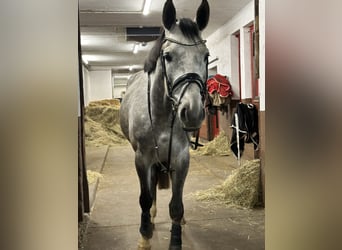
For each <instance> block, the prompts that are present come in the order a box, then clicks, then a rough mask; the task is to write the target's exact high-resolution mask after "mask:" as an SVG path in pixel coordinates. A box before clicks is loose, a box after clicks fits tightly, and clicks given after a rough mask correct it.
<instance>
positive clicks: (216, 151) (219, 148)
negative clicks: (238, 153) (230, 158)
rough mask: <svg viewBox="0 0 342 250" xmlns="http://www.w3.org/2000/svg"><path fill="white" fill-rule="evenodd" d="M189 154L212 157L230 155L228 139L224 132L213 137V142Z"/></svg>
mask: <svg viewBox="0 0 342 250" xmlns="http://www.w3.org/2000/svg"><path fill="white" fill-rule="evenodd" d="M191 153H193V154H195V155H212V156H225V155H230V147H229V142H228V137H227V135H226V133H225V132H224V131H221V132H220V134H219V135H218V136H217V137H215V139H214V140H212V141H210V142H208V143H207V144H205V145H204V146H203V147H201V148H198V149H197V151H195V150H192V151H191Z"/></svg>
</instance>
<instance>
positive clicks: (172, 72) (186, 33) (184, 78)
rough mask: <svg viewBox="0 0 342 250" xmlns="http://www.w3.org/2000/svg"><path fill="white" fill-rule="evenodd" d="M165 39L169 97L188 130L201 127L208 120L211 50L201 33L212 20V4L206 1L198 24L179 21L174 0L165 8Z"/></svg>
mask: <svg viewBox="0 0 342 250" xmlns="http://www.w3.org/2000/svg"><path fill="white" fill-rule="evenodd" d="M162 19H163V25H164V28H165V34H164V39H163V41H162V47H161V50H160V58H161V64H162V72H163V76H164V79H165V83H166V84H167V89H168V91H167V93H168V97H169V98H170V99H171V101H172V106H173V110H174V112H175V114H177V117H178V118H179V120H180V122H181V125H182V127H183V129H184V130H187V131H192V130H197V129H199V128H200V126H201V123H202V121H203V119H204V99H205V96H206V93H207V90H206V80H207V77H208V57H209V51H208V49H207V47H206V45H205V41H204V40H203V39H202V37H201V31H202V30H203V29H204V28H205V27H206V26H207V24H208V21H209V5H208V2H207V0H203V1H202V3H201V5H200V6H199V8H198V10H197V15H196V21H195V22H194V21H192V20H191V19H188V18H182V19H180V20H177V19H176V10H175V7H174V5H173V2H172V0H167V1H166V3H165V5H164V9H163V18H162Z"/></svg>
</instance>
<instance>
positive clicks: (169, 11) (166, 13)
mask: <svg viewBox="0 0 342 250" xmlns="http://www.w3.org/2000/svg"><path fill="white" fill-rule="evenodd" d="M175 23H176V9H175V6H174V5H173V2H172V0H167V1H166V3H165V4H164V9H163V24H164V27H165V28H166V29H167V30H170V29H171V28H172V26H173V25H174V24H175Z"/></svg>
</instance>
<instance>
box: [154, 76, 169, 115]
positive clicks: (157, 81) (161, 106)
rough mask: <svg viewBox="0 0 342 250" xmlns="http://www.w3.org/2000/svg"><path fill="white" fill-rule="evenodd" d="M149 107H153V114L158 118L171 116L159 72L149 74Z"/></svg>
mask: <svg viewBox="0 0 342 250" xmlns="http://www.w3.org/2000/svg"><path fill="white" fill-rule="evenodd" d="M150 77H151V79H150V80H151V96H150V98H151V105H152V106H153V107H155V108H154V109H153V114H155V115H157V116H158V117H169V114H171V110H172V107H171V103H170V100H169V97H168V96H167V90H166V85H165V83H164V77H163V75H162V73H161V71H158V70H156V71H155V72H154V73H151V75H150Z"/></svg>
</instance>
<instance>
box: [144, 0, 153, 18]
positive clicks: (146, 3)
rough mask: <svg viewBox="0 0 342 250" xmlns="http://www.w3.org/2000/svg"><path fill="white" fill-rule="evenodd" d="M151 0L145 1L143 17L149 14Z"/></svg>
mask: <svg viewBox="0 0 342 250" xmlns="http://www.w3.org/2000/svg"><path fill="white" fill-rule="evenodd" d="M151 2H152V0H145V4H144V8H143V15H144V16H146V15H148V14H149V13H150V7H151Z"/></svg>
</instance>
